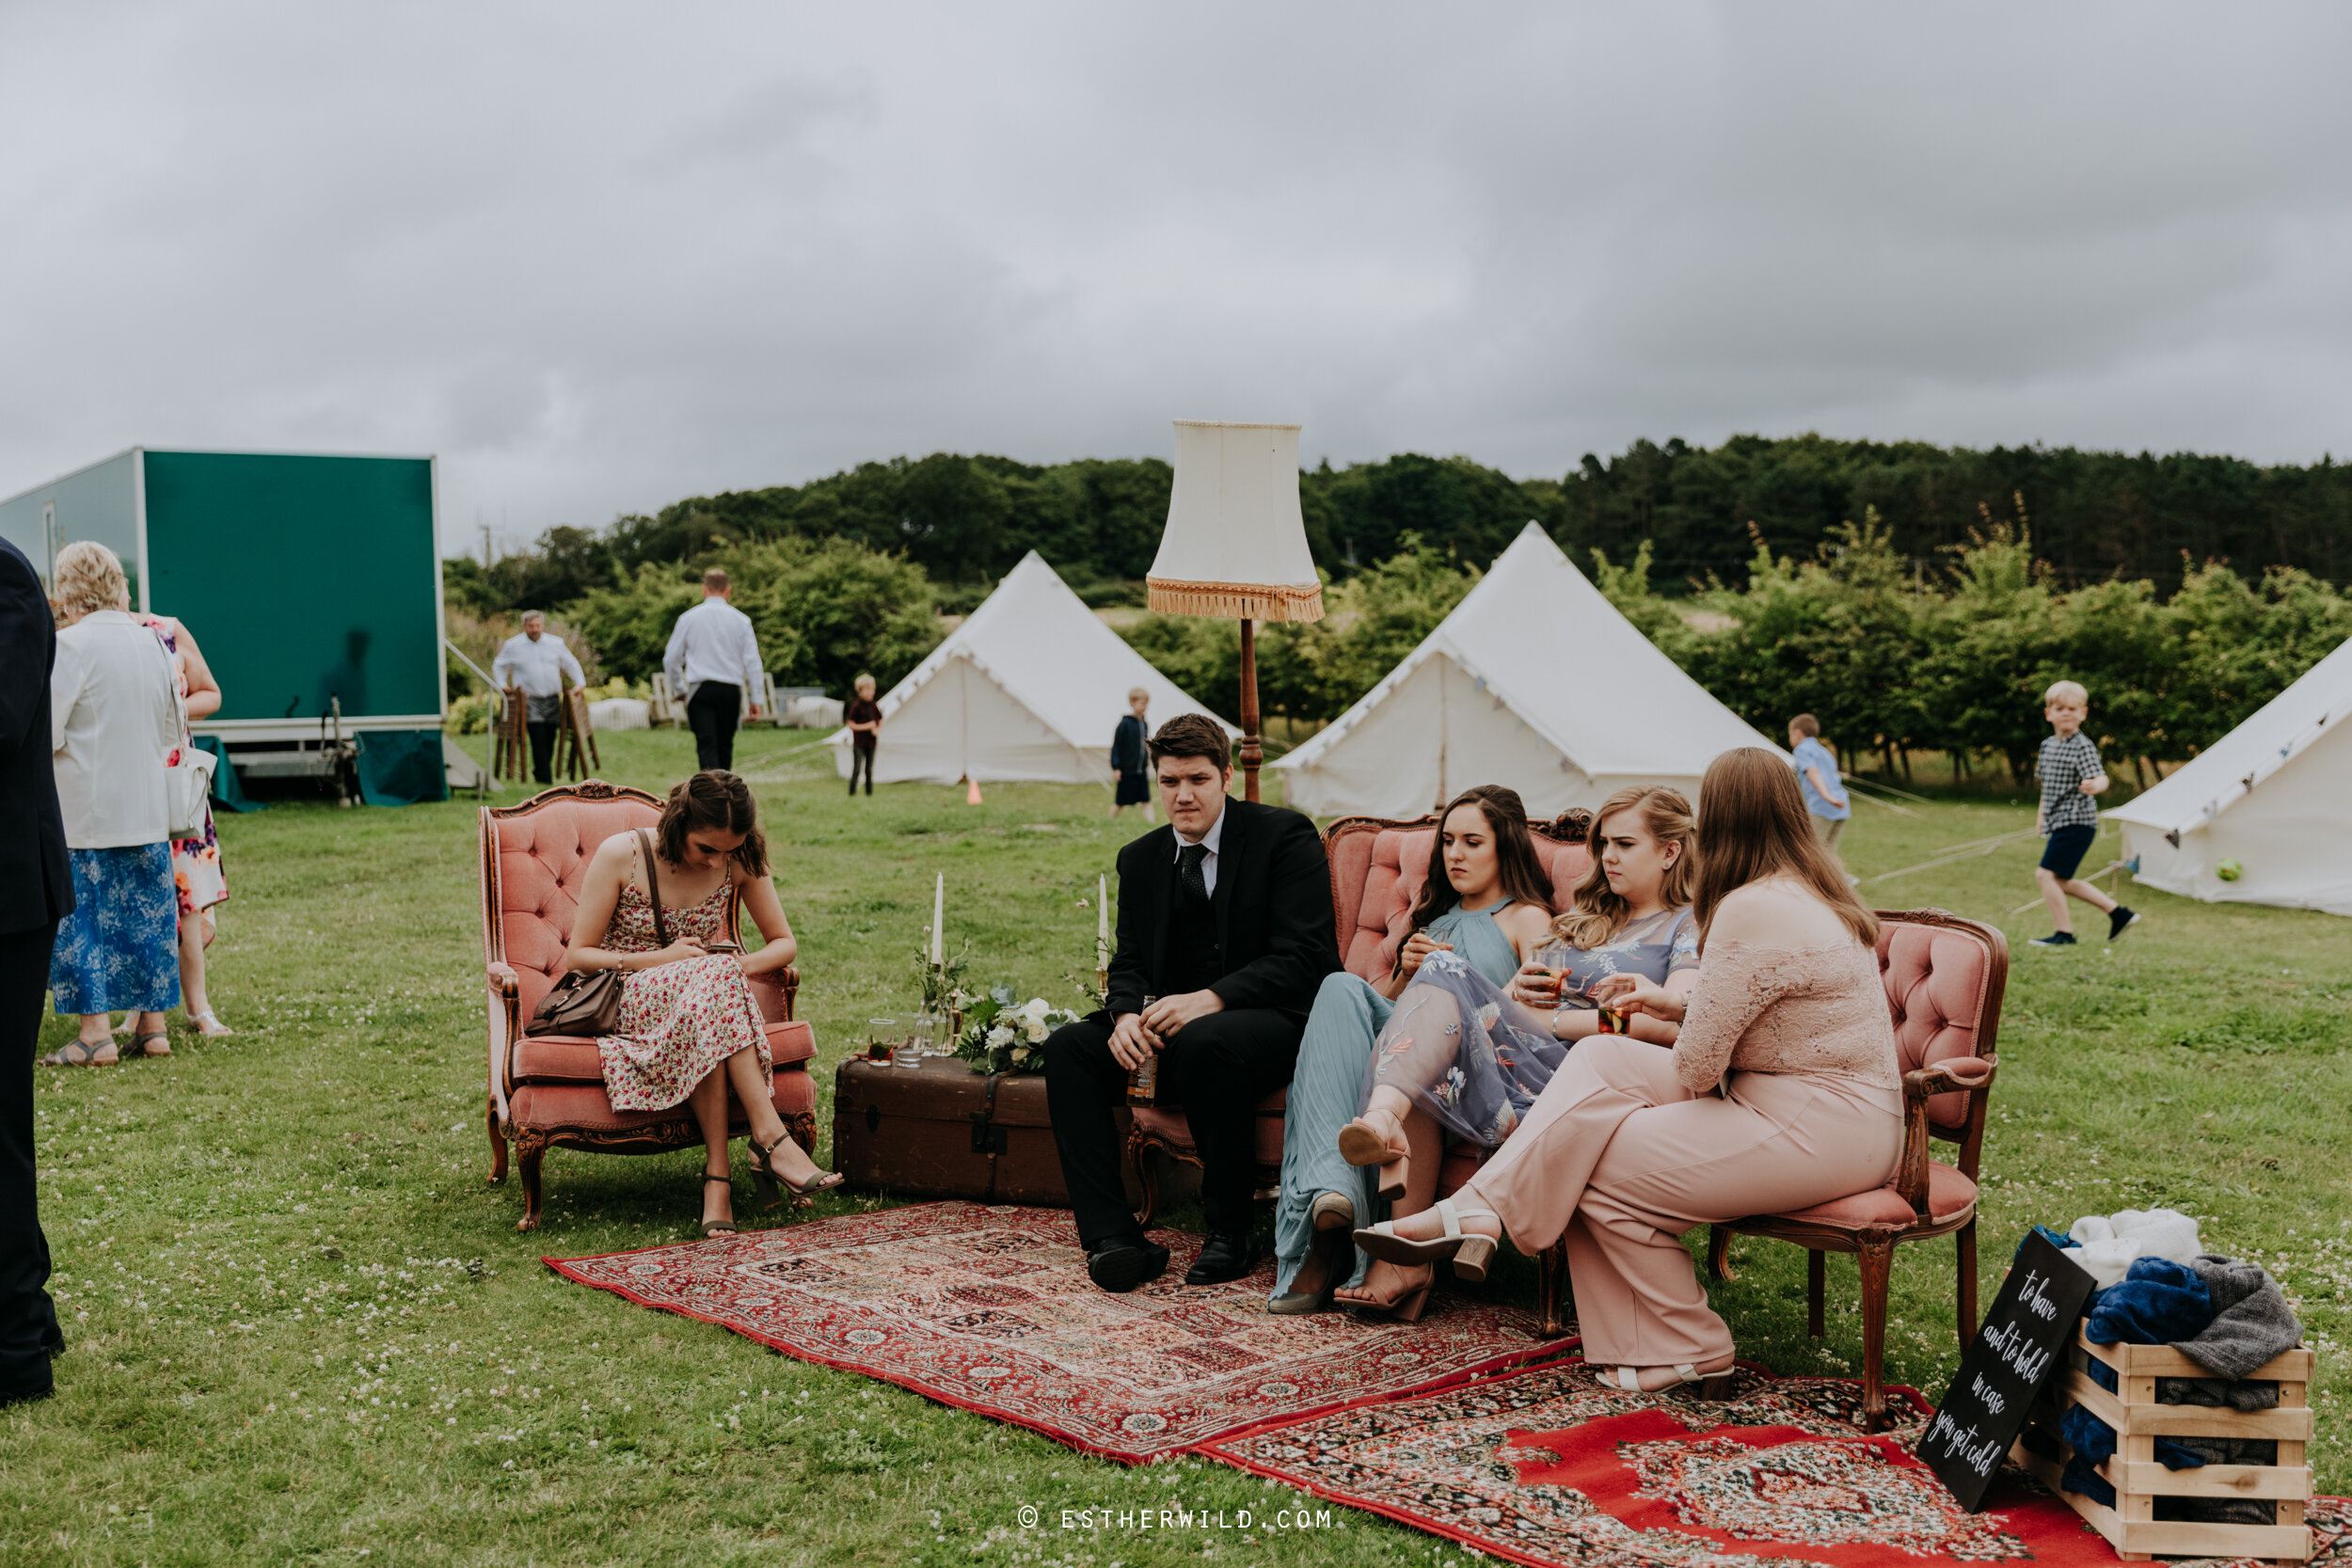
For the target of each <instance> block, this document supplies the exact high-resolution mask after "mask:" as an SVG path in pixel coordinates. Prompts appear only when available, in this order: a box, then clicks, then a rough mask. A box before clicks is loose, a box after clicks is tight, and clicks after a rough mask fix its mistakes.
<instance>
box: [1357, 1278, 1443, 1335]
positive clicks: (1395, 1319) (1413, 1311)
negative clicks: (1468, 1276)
mask: <svg viewBox="0 0 2352 1568" xmlns="http://www.w3.org/2000/svg"><path fill="white" fill-rule="evenodd" d="M1437 1282H1438V1271H1437V1270H1436V1269H1434V1268H1433V1269H1431V1270H1430V1271H1429V1273H1428V1274H1427V1275H1425V1276H1423V1278H1422V1282H1421V1283H1420V1284H1418V1285H1416V1286H1414V1287H1413V1288H1412V1289H1411V1290H1409V1291H1405V1292H1404V1293H1403V1294H1401V1295H1399V1296H1397V1297H1395V1298H1394V1299H1393V1300H1391V1301H1389V1302H1387V1303H1386V1304H1383V1303H1380V1302H1376V1301H1348V1302H1343V1303H1342V1304H1341V1305H1343V1306H1344V1307H1352V1308H1354V1310H1355V1313H1356V1315H1357V1316H1358V1317H1359V1318H1377V1319H1379V1320H1380V1321H1382V1322H1384V1323H1419V1322H1421V1314H1422V1308H1423V1307H1427V1306H1428V1305H1429V1289H1430V1287H1431V1286H1433V1285H1435V1284H1437Z"/></svg>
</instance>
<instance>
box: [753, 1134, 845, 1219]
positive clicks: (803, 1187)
mask: <svg viewBox="0 0 2352 1568" xmlns="http://www.w3.org/2000/svg"><path fill="white" fill-rule="evenodd" d="M743 1141H744V1142H745V1143H748V1144H750V1145H751V1146H752V1180H753V1181H754V1183H755V1184H756V1185H757V1186H758V1188H759V1196H762V1197H764V1198H766V1199H767V1200H768V1207H769V1208H771V1209H773V1208H774V1207H775V1206H776V1205H777V1204H779V1203H781V1202H783V1201H784V1199H783V1197H782V1196H780V1195H779V1194H778V1193H777V1191H776V1187H777V1184H778V1183H779V1182H781V1183H782V1184H783V1186H784V1190H785V1191H786V1192H788V1193H790V1194H791V1195H792V1196H794V1197H814V1196H817V1195H818V1193H821V1192H825V1191H827V1190H829V1189H831V1188H834V1187H838V1186H839V1185H841V1183H842V1181H843V1180H846V1178H844V1177H843V1176H842V1175H841V1173H840V1172H839V1171H831V1170H818V1171H811V1172H809V1174H808V1176H807V1177H806V1178H805V1179H804V1180H798V1181H795V1180H793V1179H792V1178H790V1177H788V1176H785V1175H781V1174H779V1173H778V1172H777V1170H776V1168H775V1154H776V1150H777V1149H779V1148H783V1147H784V1140H783V1139H782V1138H779V1139H777V1140H776V1141H775V1142H774V1143H771V1144H764V1143H761V1142H760V1141H759V1140H758V1139H757V1138H755V1137H751V1136H749V1135H746V1136H745V1138H744V1140H743Z"/></svg>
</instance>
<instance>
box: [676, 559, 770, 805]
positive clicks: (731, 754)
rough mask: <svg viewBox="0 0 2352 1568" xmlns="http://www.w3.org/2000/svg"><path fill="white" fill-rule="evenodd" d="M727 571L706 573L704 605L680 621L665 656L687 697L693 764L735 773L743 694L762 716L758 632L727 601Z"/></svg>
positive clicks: (754, 712)
mask: <svg viewBox="0 0 2352 1568" xmlns="http://www.w3.org/2000/svg"><path fill="white" fill-rule="evenodd" d="M730 592H731V587H730V585H729V583H728V582H727V575H726V573H724V572H723V571H721V570H720V569H719V568H718V567H716V566H713V567H712V568H711V569H710V570H709V571H707V572H705V573H704V574H703V602H702V603H700V604H698V605H696V606H695V607H694V608H693V609H691V610H688V611H686V613H685V614H683V615H680V616H679V617H678V618H677V626H675V628H673V629H672V631H671V633H670V646H669V650H668V651H667V652H666V653H664V654H663V655H662V657H661V668H662V671H663V673H666V674H668V676H669V677H670V689H671V690H673V691H683V692H685V693H686V694H687V696H686V722H687V724H688V725H689V727H691V729H692V730H693V732H694V766H695V767H696V768H706V769H707V768H721V769H723V770H727V771H732V770H733V769H734V767H735V725H736V721H737V719H738V717H739V716H740V715H741V713H742V712H743V692H744V689H745V688H747V687H748V688H749V689H751V691H752V692H753V694H754V697H755V700H754V702H753V703H752V706H751V716H752V717H753V718H755V719H756V718H758V717H759V704H758V702H757V700H756V697H757V693H758V691H759V675H760V669H759V633H757V632H756V631H754V630H753V629H752V618H751V617H750V616H748V615H746V614H744V613H743V612H742V611H741V610H738V609H736V608H735V607H734V606H733V605H731V604H729V603H727V595H728V594H729V593H730Z"/></svg>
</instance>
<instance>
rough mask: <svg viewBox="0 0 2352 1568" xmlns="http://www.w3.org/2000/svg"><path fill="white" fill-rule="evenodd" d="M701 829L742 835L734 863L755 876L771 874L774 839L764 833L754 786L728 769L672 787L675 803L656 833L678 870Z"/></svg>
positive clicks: (665, 857) (665, 812)
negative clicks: (693, 834)
mask: <svg viewBox="0 0 2352 1568" xmlns="http://www.w3.org/2000/svg"><path fill="white" fill-rule="evenodd" d="M697 828H701V829H705V830H708V831H715V832H723V833H741V834H742V835H743V842H742V843H740V844H739V845H737V846H736V847H735V853H734V854H733V855H732V856H730V857H729V858H730V859H732V860H733V861H734V862H735V863H736V864H738V865H739V866H741V867H742V868H743V869H744V870H745V871H746V872H747V873H749V874H750V875H752V876H754V877H765V876H766V875H768V835H767V834H766V833H763V832H760V831H759V808H758V807H757V806H756V805H755V803H754V802H753V800H752V786H751V785H749V784H745V783H744V782H743V781H742V780H740V779H739V778H737V777H736V776H735V775H734V774H732V773H730V772H728V771H726V769H724V768H705V769H703V770H702V771H701V772H699V773H696V774H694V775H693V776H692V777H691V778H687V779H683V780H680V781H679V782H678V783H676V784H672V785H671V786H670V800H669V803H668V804H667V805H665V806H663V807H662V808H661V825H660V827H659V828H657V829H655V830H654V839H655V842H657V843H658V844H660V847H661V858H662V859H663V860H665V861H668V862H669V863H671V864H672V865H684V864H685V863H686V835H687V834H688V833H690V832H693V831H694V830H695V829H697Z"/></svg>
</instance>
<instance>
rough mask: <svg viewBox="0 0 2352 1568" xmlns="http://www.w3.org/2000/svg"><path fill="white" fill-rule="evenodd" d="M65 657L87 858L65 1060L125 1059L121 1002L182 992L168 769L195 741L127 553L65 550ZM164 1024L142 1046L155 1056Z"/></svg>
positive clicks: (64, 945) (72, 785)
mask: <svg viewBox="0 0 2352 1568" xmlns="http://www.w3.org/2000/svg"><path fill="white" fill-rule="evenodd" d="M56 597H57V608H58V613H59V616H60V618H61V619H62V620H63V621H64V623H65V624H64V626H62V627H61V628H60V629H59V631H58V633H57V662H56V668H55V669H54V671H53V672H52V673H51V675H50V678H49V739H50V751H51V753H52V758H51V760H52V762H53V763H54V764H55V766H56V773H57V804H58V805H59V806H60V807H62V808H63V810H64V815H65V842H66V849H67V851H68V855H69V858H70V859H71V861H72V867H73V912H72V914H70V915H67V916H66V917H65V919H64V921H63V922H62V923H61V924H60V925H59V926H58V927H57V944H56V948H55V950H54V951H53V952H52V953H51V955H50V958H49V987H50V990H53V991H55V992H56V997H57V1011H59V1012H61V1013H79V1014H81V1016H82V1028H81V1035H80V1037H79V1038H77V1039H75V1040H74V1041H73V1042H72V1044H70V1045H68V1046H66V1047H65V1048H64V1049H62V1050H59V1051H55V1052H52V1053H49V1054H48V1055H46V1056H44V1057H42V1058H41V1060H42V1061H44V1062H46V1063H48V1064H49V1065H50V1066H52V1067H68V1066H73V1067H80V1066H103V1065H104V1064H106V1063H108V1062H112V1061H113V1060H115V1056H116V1053H115V1047H114V1037H113V1036H112V1035H110V1034H109V1033H107V1028H106V1023H107V1018H106V1015H107V1014H108V1013H109V1012H112V1011H118V1010H119V1011H125V1012H133V1013H161V1012H163V1011H165V1010H166V1009H167V1008H169V1007H172V1006H177V1005H178V1003H179V1001H180V955H179V950H178V949H179V943H178V936H179V927H180V921H179V912H180V911H179V897H178V895H177V894H176V893H175V892H174V890H173V886H172V879H171V843H170V828H171V822H170V811H169V806H168V803H167V797H166V791H165V780H164V768H165V767H166V764H167V760H168V758H169V757H170V755H171V752H172V751H173V749H174V748H176V747H177V746H179V744H180V740H181V727H180V693H179V683H178V678H177V673H176V672H175V671H174V670H173V669H172V666H171V660H170V657H169V656H167V654H166V653H165V652H164V646H163V644H162V643H161V642H160V641H157V640H156V637H155V634H154V633H153V632H152V631H150V630H149V629H148V628H147V627H146V626H141V625H140V624H139V622H138V620H137V618H136V617H135V616H134V615H133V614H132V613H131V596H130V587H129V584H128V582H127V581H126V580H125V578H124V577H123V575H122V562H120V561H119V560H118V559H117V558H116V556H115V552H114V551H112V550H110V549H108V548H107V547H106V546H103V545H100V544H95V543H92V542H91V541H88V540H77V541H75V542H74V543H73V544H71V545H68V546H66V547H65V548H64V549H62V550H59V551H58V552H57V566H56ZM153 1038H154V1036H153V1035H151V1034H149V1035H139V1036H136V1037H135V1038H134V1040H133V1042H132V1046H131V1049H132V1051H133V1053H135V1054H142V1055H143V1054H145V1053H146V1052H147V1049H148V1046H149V1043H150V1042H151V1040H152V1039H153Z"/></svg>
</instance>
